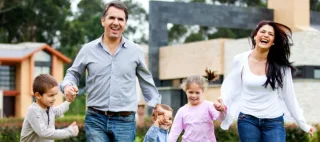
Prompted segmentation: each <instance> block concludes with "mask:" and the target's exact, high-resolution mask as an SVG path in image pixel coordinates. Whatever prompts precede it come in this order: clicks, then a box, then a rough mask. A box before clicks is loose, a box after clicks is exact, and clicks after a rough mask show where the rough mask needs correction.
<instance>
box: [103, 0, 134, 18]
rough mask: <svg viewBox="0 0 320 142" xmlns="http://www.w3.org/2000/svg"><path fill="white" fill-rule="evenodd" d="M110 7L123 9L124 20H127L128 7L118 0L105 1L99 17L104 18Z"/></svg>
mask: <svg viewBox="0 0 320 142" xmlns="http://www.w3.org/2000/svg"><path fill="white" fill-rule="evenodd" d="M110 7H116V8H118V9H121V10H123V11H124V13H125V15H126V21H128V18H129V16H128V8H127V6H126V5H125V4H124V3H123V2H121V1H119V0H114V1H112V2H109V3H107V4H106V6H105V7H104V10H103V12H102V17H101V18H105V17H106V16H107V12H108V10H109V8H110Z"/></svg>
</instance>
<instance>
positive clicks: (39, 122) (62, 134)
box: [25, 109, 76, 140]
mask: <svg viewBox="0 0 320 142" xmlns="http://www.w3.org/2000/svg"><path fill="white" fill-rule="evenodd" d="M29 111H30V112H29V113H28V115H27V116H26V118H25V119H27V120H28V122H29V123H30V125H31V127H32V129H33V130H34V131H35V133H37V134H38V135H39V137H41V138H43V139H51V140H57V139H65V138H69V137H71V136H75V135H76V134H75V132H74V130H73V129H72V128H71V127H68V128H66V129H57V130H56V129H53V128H48V127H47V125H46V123H45V122H44V120H43V119H42V118H43V117H42V115H41V113H40V112H39V110H37V109H29Z"/></svg>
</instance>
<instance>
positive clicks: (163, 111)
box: [153, 104, 168, 125]
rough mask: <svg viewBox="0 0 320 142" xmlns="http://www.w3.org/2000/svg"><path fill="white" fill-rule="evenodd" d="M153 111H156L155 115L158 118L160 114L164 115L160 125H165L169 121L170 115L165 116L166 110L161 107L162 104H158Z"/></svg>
mask: <svg viewBox="0 0 320 142" xmlns="http://www.w3.org/2000/svg"><path fill="white" fill-rule="evenodd" d="M153 111H154V112H155V116H156V118H158V116H160V115H163V116H164V117H161V118H160V119H159V121H158V123H159V125H165V124H166V123H168V122H167V120H166V118H167V117H168V116H165V110H164V109H163V108H162V107H161V105H160V104H157V105H156V106H155V107H154V108H153Z"/></svg>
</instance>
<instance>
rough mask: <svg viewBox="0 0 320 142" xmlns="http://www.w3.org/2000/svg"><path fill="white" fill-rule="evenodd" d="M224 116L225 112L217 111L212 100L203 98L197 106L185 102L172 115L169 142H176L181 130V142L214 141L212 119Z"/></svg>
mask: <svg viewBox="0 0 320 142" xmlns="http://www.w3.org/2000/svg"><path fill="white" fill-rule="evenodd" d="M224 112H225V111H224ZM224 117H225V113H220V112H219V111H217V110H216V109H215V108H214V106H213V102H210V101H206V100H204V101H203V102H202V103H201V104H199V105H198V106H190V105H187V104H186V105H184V106H183V107H181V108H180V109H179V110H178V112H177V114H176V116H175V117H174V121H173V125H172V128H171V131H170V133H169V142H176V141H177V139H178V137H179V135H180V133H181V132H182V130H184V134H183V136H182V142H216V137H215V135H214V125H213V120H217V119H219V120H223V119H224Z"/></svg>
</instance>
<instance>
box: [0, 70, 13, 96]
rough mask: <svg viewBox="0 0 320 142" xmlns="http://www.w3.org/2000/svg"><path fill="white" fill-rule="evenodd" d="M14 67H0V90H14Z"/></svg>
mask: <svg viewBox="0 0 320 142" xmlns="http://www.w3.org/2000/svg"><path fill="white" fill-rule="evenodd" d="M15 75H16V68H15V66H0V90H15V88H16V78H15Z"/></svg>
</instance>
